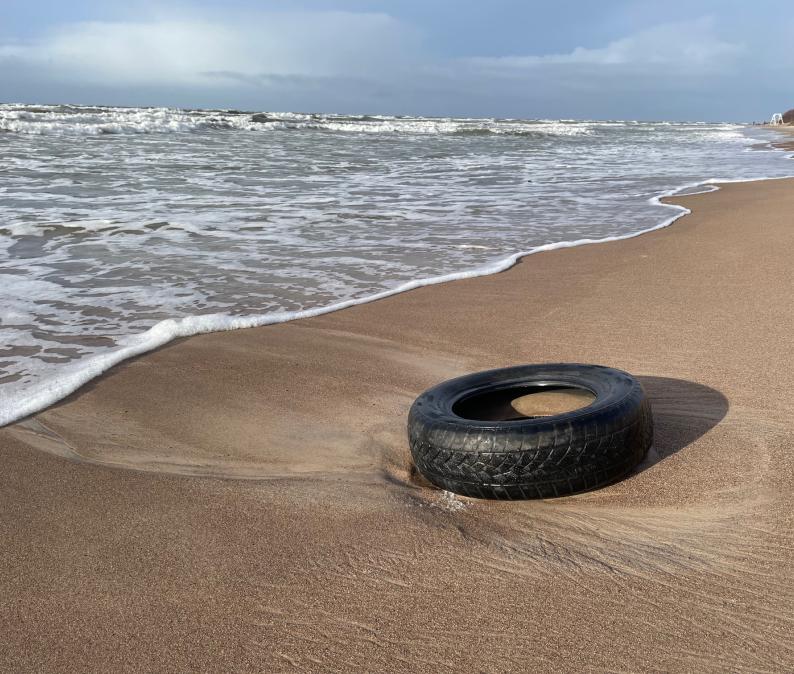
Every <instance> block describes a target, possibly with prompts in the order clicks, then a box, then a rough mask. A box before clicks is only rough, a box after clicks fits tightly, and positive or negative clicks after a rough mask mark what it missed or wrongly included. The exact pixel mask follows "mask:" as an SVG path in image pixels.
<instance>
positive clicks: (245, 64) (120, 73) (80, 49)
mask: <svg viewBox="0 0 794 674" xmlns="http://www.w3.org/2000/svg"><path fill="white" fill-rule="evenodd" d="M416 41H417V40H416V32H415V31H414V30H413V29H411V28H410V27H408V26H405V25H403V24H401V23H400V22H398V21H396V20H395V19H393V18H392V17H390V16H388V15H386V14H380V13H354V12H331V11H329V12H323V11H313V12H310V11H304V12H259V13H256V14H251V15H238V16H236V17H234V18H228V17H227V18H224V19H222V20H213V19H210V18H195V17H186V18H169V19H159V20H152V21H146V22H83V23H74V24H66V25H63V26H60V27H58V28H57V29H55V30H54V31H52V32H50V33H49V34H47V35H45V36H43V37H41V38H39V39H37V40H34V41H31V42H27V43H22V44H5V45H0V63H3V62H5V63H6V64H9V63H15V64H17V65H21V66H24V67H26V68H29V69H33V70H36V71H37V72H38V74H39V75H40V76H42V77H47V78H50V79H52V80H57V81H59V82H78V83H89V84H101V85H108V84H114V85H120V86H124V85H146V86H153V85H154V86H156V85H179V86H196V85H199V86H200V85H213V86H218V85H219V84H223V83H226V84H235V85H239V84H241V83H244V84H249V85H257V84H260V83H261V78H262V76H263V75H267V76H272V77H279V76H280V77H301V76H302V77H310V78H322V77H375V76H379V75H380V74H381V73H388V72H393V71H394V70H395V69H396V68H398V67H400V66H404V65H405V64H406V63H410V61H411V59H410V58H406V56H405V55H406V54H410V53H415V52H416ZM224 73H226V74H228V75H230V76H228V77H224V76H222V75H223V74H224Z"/></svg>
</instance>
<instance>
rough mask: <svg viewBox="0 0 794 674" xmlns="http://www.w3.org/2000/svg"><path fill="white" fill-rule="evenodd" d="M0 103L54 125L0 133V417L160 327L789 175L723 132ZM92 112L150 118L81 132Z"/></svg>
mask: <svg viewBox="0 0 794 674" xmlns="http://www.w3.org/2000/svg"><path fill="white" fill-rule="evenodd" d="M109 111H110V112H109ZM10 113H15V115H16V116H14V115H11V114H10ZM0 114H6V117H7V119H11V118H12V117H13V118H14V119H15V120H16V121H20V122H21V123H29V124H44V125H45V127H46V125H51V126H50V127H46V128H50V129H53V128H56V127H57V128H58V129H66V130H64V131H63V132H61V131H56V132H51V131H48V132H45V133H42V134H36V133H35V132H31V133H28V132H25V131H22V132H20V133H11V134H7V135H6V136H5V137H0V159H2V161H3V165H4V166H5V167H6V171H5V173H4V181H3V184H2V185H0V306H2V310H1V311H0V424H5V423H9V422H10V421H13V420H16V419H19V418H21V417H23V416H26V415H28V414H30V413H33V412H35V411H37V410H39V409H42V408H43V407H46V406H47V405H50V404H52V403H53V402H55V401H57V400H59V399H61V398H63V397H64V396H66V395H68V394H69V393H71V392H73V391H74V390H76V389H77V388H79V387H80V386H81V385H83V384H84V383H85V382H87V381H89V380H90V379H92V378H93V377H95V376H97V375H98V374H100V373H102V372H104V371H106V370H107V369H108V368H110V367H112V366H113V365H115V364H117V363H119V362H121V361H123V360H125V359H127V358H130V357H132V356H135V355H138V354H140V353H143V352H146V351H149V350H151V349H154V348H157V347H159V346H162V345H163V344H165V343H167V342H169V341H170V340H172V339H175V338H177V337H183V336H188V335H193V334H198V333H203V332H211V331H219V330H231V329H237V328H243V327H253V326H260V325H268V324H272V323H280V322H284V321H288V320H293V319H297V318H304V317H310V316H315V315H318V314H322V313H327V312H330V311H336V310H339V309H342V308H344V307H348V306H352V305H354V304H360V303H363V302H369V301H373V300H375V299H380V298H383V297H388V296H390V295H394V294H396V293H400V292H405V291H407V290H411V289H413V288H417V287H420V286H424V285H431V284H435V283H442V282H445V281H450V280H455V279H462V278H471V277H474V276H482V275H485V274H492V273H496V272H499V271H502V270H504V269H507V268H509V267H510V266H512V265H513V264H514V263H515V261H516V260H517V259H519V258H520V257H522V256H525V255H531V254H533V253H536V252H540V251H543V250H552V249H556V248H565V247H571V246H579V245H586V244H588V243H596V242H606V241H614V240H620V239H625V238H629V237H631V236H637V235H639V234H641V233H644V232H647V231H651V230H653V229H658V228H659V227H664V226H667V225H668V224H670V223H671V222H673V221H674V220H675V219H677V218H678V217H680V216H681V215H682V214H684V213H685V212H686V211H685V209H682V208H680V207H676V206H671V205H666V204H662V203H661V202H660V198H661V197H662V196H667V195H671V194H675V193H677V192H680V191H682V190H683V191H684V192H686V193H692V192H695V191H703V190H709V189H716V187H715V186H714V183H716V182H728V181H733V180H735V181H741V180H745V179H748V178H755V177H756V176H758V175H762V174H769V176H770V177H782V176H784V175H787V174H788V173H789V172H790V171H789V170H788V165H787V163H785V162H781V161H780V160H779V157H780V156H781V153H780V151H775V152H773V153H765V152H742V151H741V150H742V149H743V148H745V147H747V146H749V144H751V143H756V144H757V143H759V142H762V141H764V140H765V137H764V136H763V134H762V136H757V135H756V134H753V133H751V134H750V135H749V136H748V135H747V133H746V132H745V131H744V130H743V129H742V127H739V126H737V125H731V124H719V125H706V124H678V125H675V124H664V125H663V124H648V123H641V122H570V121H554V120H539V121H522V120H492V119H486V120H472V119H456V120H451V119H447V120H444V119H437V118H436V119H431V118H396V117H386V116H380V117H374V116H369V117H363V116H362V117H346V116H342V115H305V114H299V113H268V118H278V120H279V121H278V122H277V123H279V124H292V125H299V124H303V125H304V126H303V127H301V128H298V127H297V126H295V127H293V128H292V129H290V130H291V131H294V133H285V134H274V133H248V131H254V130H261V127H262V125H263V124H265V125H267V124H275V123H276V122H269V121H268V122H253V121H251V115H250V114H238V113H235V112H234V111H208V112H199V113H194V112H191V111H164V110H163V109H148V110H129V109H106V108H103V109H89V108H77V107H66V106H47V107H43V106H41V107H38V108H26V109H22V106H16V107H14V106H0ZM108 114H111V115H117V117H116V118H115V122H114V123H117V124H119V125H121V128H127V127H130V126H135V125H136V124H137V125H138V126H137V127H136V128H139V129H141V128H147V129H149V130H148V131H133V132H129V133H128V132H126V131H125V132H120V133H115V134H108V133H106V132H97V133H96V134H94V132H93V131H90V130H91V129H94V128H96V127H97V126H98V125H101V124H107V123H108V121H107V119H106V117H107V115H108ZM31 116H32V117H33V119H32V120H31V119H29V118H30V117H31ZM228 120H232V121H228ZM329 120H330V121H329ZM179 124H182V127H179ZM197 124H205V125H206V126H204V127H202V128H201V129H200V128H199V127H198V126H196V125H197ZM234 124H236V126H234ZM312 124H315V125H316V124H320V125H323V124H325V125H326V126H327V125H328V124H340V125H342V126H344V127H345V132H339V133H337V132H335V131H333V130H330V129H329V128H313V127H311V126H310V125H312ZM52 125H54V126H52ZM70 125H71V126H70ZM158 125H159V126H158ZM213 125H214V126H213ZM368 125H373V128H374V127H375V126H377V125H380V127H379V128H381V131H377V132H363V131H362V130H361V129H360V128H358V127H364V126H368ZM72 127H74V128H72ZM83 127H84V128H83ZM249 127H250V128H249ZM524 127H526V128H530V129H533V131H532V132H531V133H527V134H523V135H522V133H523V132H520V133H516V129H517V128H524ZM75 128H76V129H77V131H75ZM158 128H168V129H170V131H166V132H164V133H156V132H152V131H151V129H158ZM185 129H187V131H185ZM461 129H463V130H464V131H463V132H462V133H461ZM471 129H475V131H476V132H473V133H469V131H468V130H471ZM494 129H495V131H494ZM538 129H545V130H546V132H547V133H546V134H545V135H544V132H543V131H538ZM571 129H575V131H573V132H570V130H571ZM195 130H203V131H205V132H206V133H202V135H201V136H200V137H197V136H195V135H194V134H193V133H192V131H195ZM182 131H185V132H184V133H183V132H182ZM84 135H95V136H96V137H95V138H91V139H90V140H88V141H86V140H85V139H81V136H84ZM420 137H421V138H420ZM418 138H420V140H417V139H418ZM717 172H719V174H721V175H726V176H730V177H729V179H728V180H714V179H707V180H703V179H702V178H703V177H705V176H708V175H715V173H717ZM682 184H683V187H679V188H674V186H676V185H682ZM655 194H656V195H658V196H654V195H655ZM515 251H521V252H515Z"/></svg>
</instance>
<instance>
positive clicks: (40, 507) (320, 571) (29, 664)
mask: <svg viewBox="0 0 794 674" xmlns="http://www.w3.org/2000/svg"><path fill="white" fill-rule="evenodd" d="M676 201H678V202H681V203H684V204H685V205H687V206H689V207H691V208H692V209H693V210H694V214H693V215H691V216H688V217H686V218H684V219H683V220H680V221H679V222H678V223H676V224H675V225H673V226H672V227H670V228H668V229H665V230H660V231H658V232H655V233H652V234H648V235H645V236H642V237H639V238H635V239H631V240H627V241H623V242H619V243H609V244H603V245H593V246H587V247H583V248H577V249H572V250H564V251H556V252H549V253H542V254H539V255H535V256H531V257H529V258H526V259H525V260H524V261H523V262H522V263H520V264H519V265H517V266H516V267H515V268H513V269H512V270H510V271H508V272H506V273H503V274H499V275H496V276H491V277H487V278H481V279H475V280H468V281H459V282H455V283H450V284H446V285H442V286H435V287H431V288H425V289H420V290H417V291H414V292H410V293H406V294H403V295H400V296H397V297H393V298H390V299H387V300H384V301H381V302H377V303H373V304H369V305H365V306H360V307H356V308H352V309H348V310H345V311H342V312H338V313H335V314H330V315H327V316H322V317H318V318H314V319H310V320H306V321H298V322H294V323H290V324H286V325H281V326H273V327H267V328H259V329H254V330H245V331H238V332H232V333H223V334H212V335H206V336H201V337H195V338H192V339H189V340H186V341H182V342H180V343H175V344H173V345H171V346H169V347H167V348H164V349H162V350H160V351H157V352H155V353H152V354H149V355H147V356H144V357H142V358H139V359H137V360H135V361H132V362H129V363H126V364H124V365H122V366H120V367H118V368H116V369H114V370H113V371H112V372H111V373H109V374H108V375H107V376H105V377H103V378H101V379H99V380H97V381H95V382H94V383H92V384H91V385H89V386H87V387H85V388H84V389H82V390H81V391H80V392H79V393H78V394H77V395H75V396H72V397H71V398H70V399H69V400H67V401H65V402H63V403H62V404H59V405H57V406H55V407H53V408H51V409H49V410H47V411H45V412H43V413H41V414H38V415H36V416H35V417H33V418H32V419H29V420H27V421H25V422H22V423H18V424H15V425H13V426H9V427H6V428H4V429H1V430H0V466H2V468H1V469H0V513H1V515H0V542H1V543H0V596H2V602H0V634H1V635H2V639H0V669H3V670H5V671H21V670H27V671H30V670H44V669H49V670H56V669H57V670H59V671H72V670H73V671H89V670H93V671H122V670H136V671H144V670H150V671H169V670H181V671H186V670H191V671H218V672H226V671H234V670H242V671H293V670H297V671H337V670H340V671H373V672H374V671H384V672H386V671H387V672H395V671H433V672H440V671H447V670H464V669H465V670H471V671H494V672H497V671H563V670H582V669H587V670H592V671H601V670H609V671H617V670H621V671H638V670H665V671H671V670H676V671H707V670H714V671H717V670H720V671H725V670H733V671H739V670H741V671H744V670H754V671H791V670H792V669H794V645H792V639H791V638H792V634H794V552H793V550H794V507H793V506H794V496H793V492H792V480H794V437H792V427H794V414H793V412H794V396H792V394H791V392H792V390H793V389H794V369H793V368H792V353H794V330H793V329H792V328H794V302H792V297H794V272H792V264H793V263H792V260H793V259H794V216H792V214H794V181H769V182H764V183H753V184H737V185H729V186H727V187H725V188H724V189H723V190H721V191H719V192H717V193H713V194H707V195H698V196H690V197H686V198H684V199H676ZM544 361H581V362H594V363H601V364H605V365H611V366H615V367H619V368H623V369H626V370H628V371H630V372H633V373H635V374H637V375H639V376H640V377H641V379H642V381H643V383H644V385H645V386H646V389H647V391H648V393H649V395H650V397H651V400H652V403H653V406H654V422H655V425H656V445H655V449H654V451H653V455H652V456H651V458H650V459H649V461H648V462H646V464H645V465H643V466H642V467H641V469H640V470H639V471H637V472H636V473H635V474H634V475H632V476H631V477H629V478H628V479H626V480H624V481H621V482H619V483H617V484H615V485H613V486H610V487H608V488H605V489H602V490H599V491H596V492H591V493H587V494H583V495H579V496H575V497H570V498H562V499H556V500H550V501H543V502H525V503H498V502H479V501H478V502H475V501H465V500H458V499H450V498H445V497H444V495H443V494H442V493H441V492H439V491H437V490H434V489H431V488H429V487H428V486H426V485H423V484H422V483H421V481H419V480H417V479H415V478H412V476H411V470H410V462H409V454H408V451H407V447H406V439H405V430H404V423H405V417H406V413H407V410H408V407H409V405H410V403H411V401H412V400H413V398H414V397H415V396H416V395H417V394H418V393H420V392H421V391H422V390H423V389H424V388H426V387H428V386H430V385H432V384H434V383H436V382H438V381H439V380H441V379H444V378H447V377H449V376H452V375H456V374H460V373H463V372H467V371H470V370H475V369H481V368H487V367H496V366H505V365H510V364H516V363H529V362H544ZM196 476H200V477H196Z"/></svg>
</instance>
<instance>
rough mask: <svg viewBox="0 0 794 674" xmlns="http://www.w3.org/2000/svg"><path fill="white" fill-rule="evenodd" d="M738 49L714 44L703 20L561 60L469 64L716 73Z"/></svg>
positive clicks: (508, 68)
mask: <svg viewBox="0 0 794 674" xmlns="http://www.w3.org/2000/svg"><path fill="white" fill-rule="evenodd" d="M743 51H744V47H743V46H742V45H740V44H734V43H731V42H727V41H724V40H722V39H720V38H719V37H718V36H717V35H716V33H715V29H714V21H713V20H712V19H711V18H708V17H705V18H700V19H697V20H694V21H689V22H679V23H667V24H661V25H658V26H655V27H653V28H650V29H647V30H643V31H640V32H638V33H635V34H634V35H630V36H628V37H624V38H621V39H619V40H615V41H613V42H610V43H609V44H607V45H606V46H605V47H601V48H596V49H588V48H584V47H577V48H576V49H574V50H573V51H571V52H568V53H563V54H549V55H542V56H504V57H496V58H471V59H467V61H468V62H469V63H470V64H471V65H472V66H474V67H479V68H486V69H489V70H491V71H503V72H506V73H508V72H511V71H512V72H515V71H529V70H532V71H539V70H543V69H548V68H553V67H559V66H567V67H568V68H569V69H582V70H583V71H586V72H588V73H592V72H593V70H596V69H600V70H601V71H602V72H603V71H609V70H612V71H614V70H619V69H626V70H633V71H637V70H643V71H644V72H646V73H648V74H656V73H660V72H661V73H668V74H669V73H670V72H672V71H674V72H675V73H676V74H681V73H690V74H698V75H700V74H703V73H704V71H712V70H721V69H724V68H725V67H726V65H727V64H729V63H731V62H733V61H734V60H735V59H736V57H738V56H740V55H741V54H742V53H743Z"/></svg>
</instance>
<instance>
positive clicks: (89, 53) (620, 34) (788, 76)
mask: <svg viewBox="0 0 794 674" xmlns="http://www.w3.org/2000/svg"><path fill="white" fill-rule="evenodd" d="M791 45H794V5H792V4H791V3H790V2H784V1H783V0H778V1H775V2H771V1H768V0H756V1H755V2H753V3H747V2H734V1H732V0H721V1H719V2H718V1H716V0H689V1H688V2H679V1H678V0H667V1H666V2H658V1H654V2H651V1H650V0H645V1H637V0H587V1H585V0H579V1H573V0H555V1H548V0H547V1H545V2H536V1H535V0H489V1H488V2H468V1H467V0H399V1H398V0H393V1H388V0H381V1H377V0H305V1H303V2H300V1H298V2H287V1H285V0H284V1H278V0H259V1H255V0H226V1H225V2H221V1H219V0H184V1H183V2H179V1H176V2H172V1H165V0H159V1H158V0H148V1H141V2H136V1H135V0H127V1H126V2H114V1H112V0H105V1H104V2H99V1H98V0H68V1H65V0H35V1H32V0H0V101H2V102H23V101H24V102H77V103H99V104H102V103H105V104H113V105H165V106H180V107H223V108H244V109H252V110H300V111H329V112H330V111H333V112H351V113H354V112H355V113H366V112H371V113H394V114H427V115H464V116H465V115H472V116H501V117H530V118H532V117H553V118H560V117H562V118H590V119H592V118H598V119H604V118H611V119H615V118H620V119H687V120H690V119H702V120H723V119H726V120H752V119H763V118H767V117H769V116H770V115H771V113H773V112H777V111H782V110H783V109H786V108H789V107H794V49H792V47H791Z"/></svg>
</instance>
